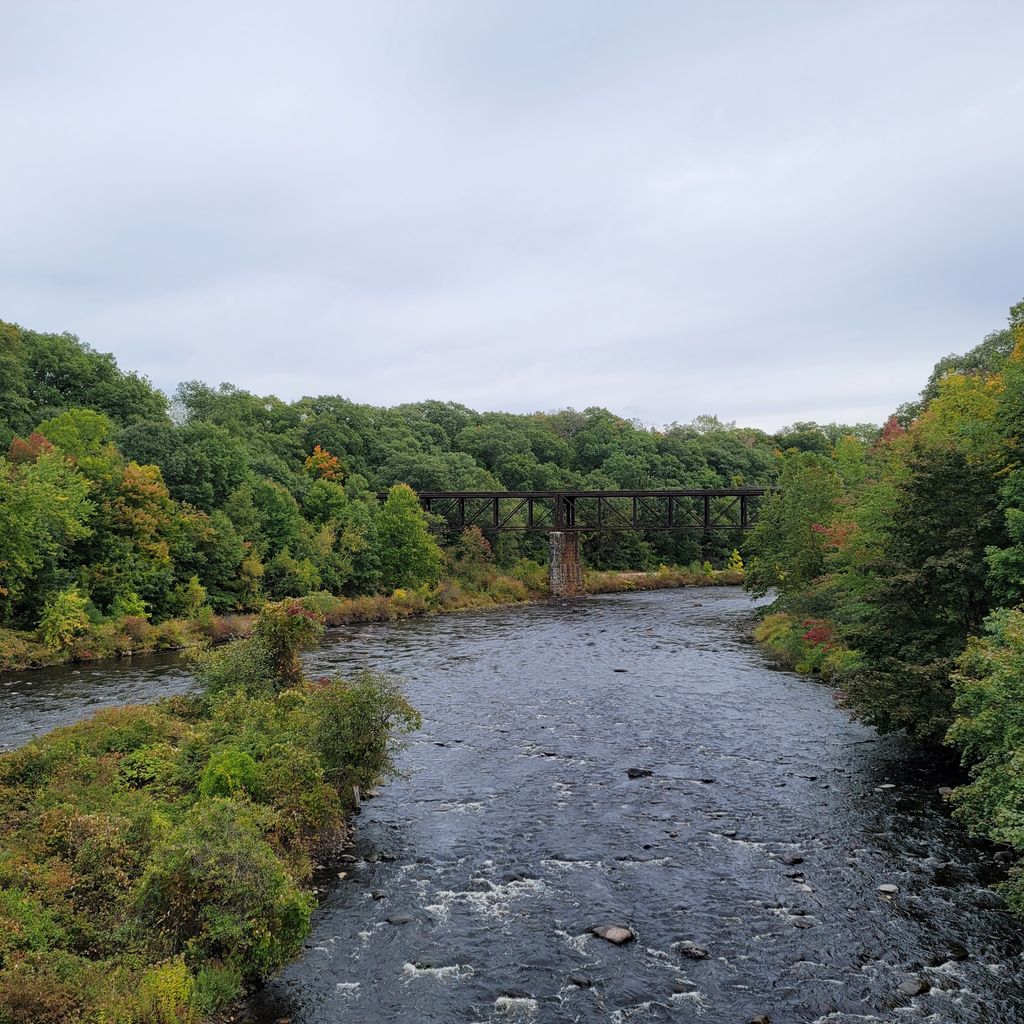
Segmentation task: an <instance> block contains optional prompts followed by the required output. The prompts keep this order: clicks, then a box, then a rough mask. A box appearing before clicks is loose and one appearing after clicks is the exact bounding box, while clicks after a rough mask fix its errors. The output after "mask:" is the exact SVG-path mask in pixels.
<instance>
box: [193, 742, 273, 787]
mask: <svg viewBox="0 0 1024 1024" xmlns="http://www.w3.org/2000/svg"><path fill="white" fill-rule="evenodd" d="M261 791H262V772H261V771H260V766H259V765H258V764H257V763H256V762H255V761H254V760H253V759H252V757H250V756H249V754H247V753H246V752H245V751H244V750H239V749H238V748H237V747H228V748H227V749H226V750H220V751H218V752H217V753H216V754H214V755H213V756H212V757H211V758H210V760H209V761H207V763H206V767H205V768H204V769H203V775H202V778H201V779H200V781H199V793H200V795H202V796H239V795H240V794H246V795H248V796H251V797H253V798H254V799H257V798H258V797H259V795H260V792H261Z"/></svg>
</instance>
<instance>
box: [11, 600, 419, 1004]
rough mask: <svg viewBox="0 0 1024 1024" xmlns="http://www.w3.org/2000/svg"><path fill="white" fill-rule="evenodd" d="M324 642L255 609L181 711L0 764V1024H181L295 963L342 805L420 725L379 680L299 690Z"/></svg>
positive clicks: (65, 733)
mask: <svg viewBox="0 0 1024 1024" xmlns="http://www.w3.org/2000/svg"><path fill="white" fill-rule="evenodd" d="M322 628H323V627H322V617H321V616H320V615H318V614H317V613H315V612H313V611H311V610H310V609H309V608H308V607H306V606H304V605H302V604H300V603H298V602H285V603H282V604H270V605H268V606H267V607H266V608H265V609H264V610H263V611H262V612H261V614H260V616H259V617H258V618H257V620H256V625H255V628H254V630H253V635H252V637H251V638H250V639H248V640H241V641H237V642H236V643H234V644H231V645H229V646H227V647H224V648H220V649H218V650H216V651H210V652H207V653H205V654H203V655H201V656H200V657H199V658H198V659H197V674H198V677H199V679H200V681H201V682H202V683H203V684H204V687H203V691H202V693H201V694H199V695H198V696H194V697H175V698H173V699H171V700H166V701H162V702H160V703H158V704H155V705H148V706H138V707H125V708H117V709H112V710H107V711H101V712H99V713H97V714H96V715H94V716H93V717H92V718H91V719H89V720H87V721H85V722H81V723H79V724H77V725H74V726H71V727H68V728H64V729H58V730H56V731H55V732H52V733H50V734H49V735H47V736H44V737H42V738H40V739H37V740H35V741H33V742H31V743H29V744H28V745H27V746H25V747H22V748H20V749H19V750H17V751H15V752H13V753H10V754H5V755H3V756H0V836H2V841H0V849H2V852H0V1021H3V1022H4V1024H48V1022H54V1024H56V1022H62V1024H64V1022H78V1021H89V1022H108V1021H109V1022H124V1024H130V1022H140V1024H169V1022H177V1024H188V1022H190V1021H198V1020H201V1019H203V1018H204V1017H206V1016H208V1015H210V1014H212V1013H215V1012H217V1011H219V1010H223V1009H224V1008H225V1007H227V1006H228V1005H229V1004H230V1003H231V1002H232V1001H233V1000H234V999H236V998H237V997H238V995H239V993H240V992H241V990H242V987H243V986H244V985H245V984H247V983H248V982H251V981H254V980H256V979H259V978H261V977H264V976H266V975H267V974H269V973H270V972H272V971H274V970H275V969H276V968H278V967H279V966H280V965H282V964H283V963H285V962H286V961H287V960H288V959H290V958H291V957H293V956H294V955H295V954H296V953H297V952H298V950H299V949H300V948H301V944H302V940H303V938H304V937H305V936H306V934H307V932H308V929H309V921H310V913H311V911H312V907H313V898H312V896H311V894H310V891H309V882H310V878H311V875H312V872H313V867H314V863H315V857H316V856H317V854H318V852H320V851H323V850H325V849H327V848H333V847H335V846H337V844H338V843H339V842H340V841H342V840H343V839H344V837H345V835H346V831H347V826H346V814H347V812H348V811H349V810H350V808H351V805H352V793H353V789H352V787H353V786H368V785H371V784H372V783H374V782H376V781H378V780H380V779H382V778H387V777H388V776H389V775H392V774H393V773H394V771H395V766H394V760H393V756H394V752H395V749H396V744H397V743H398V742H399V741H400V738H401V736H402V734H403V733H406V732H408V731H409V730H411V729H414V728H416V727H418V725H419V716H418V715H417V713H416V712H415V711H414V710H413V709H412V708H411V707H410V706H409V704H408V703H407V702H406V700H405V698H404V697H403V696H402V693H401V691H400V690H399V689H398V687H397V686H396V684H395V683H394V682H393V681H392V680H390V679H388V678H386V677H381V676H375V675H370V674H364V675H362V676H360V677H359V678H357V679H354V680H350V681H343V680H340V679H321V680H318V681H315V682H313V681H309V680H306V679H304V678H303V677H302V674H301V672H300V670H299V662H298V651H299V648H300V647H301V646H303V645H305V644H308V643H311V642H314V641H315V640H316V639H317V637H318V636H319V634H320V631H321V630H322Z"/></svg>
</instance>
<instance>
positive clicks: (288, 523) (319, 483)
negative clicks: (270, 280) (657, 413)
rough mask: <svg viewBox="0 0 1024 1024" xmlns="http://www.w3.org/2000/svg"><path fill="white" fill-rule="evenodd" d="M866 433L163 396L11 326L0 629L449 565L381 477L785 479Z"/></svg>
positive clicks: (516, 545)
mask: <svg viewBox="0 0 1024 1024" xmlns="http://www.w3.org/2000/svg"><path fill="white" fill-rule="evenodd" d="M873 433H874V428H872V427H870V426H869V425H862V426H859V427H855V428H847V427H841V426H837V425H834V424H832V425H826V426H819V425H817V424H808V423H801V424H797V425H795V426H794V427H792V428H789V429H787V430H785V431H781V432H779V433H777V434H775V435H770V434H767V433H765V432H763V431H759V430H755V429H751V428H744V427H737V426H736V425H735V424H732V423H723V422H721V421H719V420H718V419H716V418H715V417H713V416H702V417H698V418H697V419H696V420H695V421H694V422H692V423H689V424H686V425H680V424H677V423H674V424H672V425H670V426H668V427H666V428H664V429H662V430H653V429H648V428H645V427H644V426H642V425H640V424H638V423H635V422H631V421H629V420H627V419H623V418H622V417H619V416H616V415H615V414H613V413H612V412H609V411H608V410H606V409H600V408H592V409H587V410H584V411H582V412H579V411H576V410H573V409H563V410H561V411H558V412H554V413H536V414H534V415H514V414H508V413H494V412H492V413H478V412H475V411H473V410H471V409H468V408H466V407H465V406H462V405H458V404H455V403H450V402H439V401H425V402H419V403H414V404H407V405H399V406H396V407H393V408H379V407H375V406H371V405H365V404H359V403H357V402H353V401H350V400H349V399H346V398H342V397H339V396H334V395H326V396H319V397H306V398H302V399H300V400H298V401H293V402H285V401H282V400H280V399H278V398H276V397H274V396H272V395H270V396H261V395H255V394H251V393H249V392H247V391H244V390H241V389H239V388H236V387H234V386H232V385H229V384H222V385H220V386H219V387H211V386H208V385H206V384H202V383H200V382H198V381H190V382H187V383H184V384H182V385H181V386H180V387H179V388H178V389H177V391H176V392H175V394H174V395H173V397H172V398H170V399H168V398H167V396H165V395H164V394H163V393H161V392H160V391H159V390H157V389H156V388H154V387H153V386H152V385H151V384H150V383H149V381H147V380H146V379H145V378H144V377H142V376H140V375H139V374H137V373H133V372H131V371H125V370H122V369H120V368H119V367H118V365H117V363H116V361H115V360H114V358H113V357H112V356H110V355H107V354H103V353H100V352H97V351H95V350H94V349H93V348H91V347H90V346H89V345H87V344H84V343H82V342H81V341H80V340H79V339H78V338H76V337H75V336H74V335H71V334H42V333H38V332H34V331H31V330H27V329H24V328H22V327H19V326H18V325H16V324H11V323H4V322H0V451H4V452H6V455H4V456H0V627H3V628H6V629H8V630H11V629H17V630H39V631H41V633H42V635H43V636H44V637H45V638H48V639H49V640H51V641H52V642H53V644H55V645H59V644H60V643H61V642H62V637H64V635H65V634H67V633H68V631H71V632H73V631H74V630H75V629H77V628H81V627H82V625H83V623H85V622H92V623H96V622H102V621H104V620H109V619H121V618H125V617H129V618H133V619H138V618H140V617H145V618H147V619H148V620H150V621H153V622H159V621H162V620H165V619H169V618H171V617H186V618H187V617H192V616H195V615H196V614H198V613H199V612H200V611H202V610H204V609H208V610H212V611H213V612H216V613H228V612H237V611H247V610H256V609H258V608H259V607H260V606H261V605H262V603H263V602H264V601H266V600H281V599H285V598H290V597H300V596H304V595H308V594H310V593H318V592H327V593H329V594H333V595H344V596H349V597H351V596H356V595H366V594H379V593H391V592H392V591H394V590H395V589H396V588H416V587H420V586H425V585H426V586H433V585H436V584H437V582H438V580H439V579H440V577H441V576H442V575H444V573H445V571H446V568H448V567H449V563H448V561H447V560H446V557H447V556H446V555H445V553H444V552H442V551H441V550H439V548H438V546H437V544H436V543H435V542H434V540H433V539H432V537H431V536H430V535H429V534H428V533H427V531H426V529H425V526H424V520H423V517H422V515H421V513H420V511H419V507H418V505H417V503H416V500H415V497H414V495H413V494H412V493H411V492H410V491H408V490H407V489H404V488H402V487H398V488H396V489H394V490H392V491H391V495H390V497H389V498H388V500H387V501H386V502H384V503H383V504H382V503H380V502H378V501H377V499H376V493H377V492H378V491H386V490H388V489H390V488H393V487H394V485H397V484H406V485H409V487H411V488H414V489H416V490H425V489H429V490H455V489H466V490H489V489H517V490H518V489H522V490H547V489H555V488H562V487H572V488H588V489H612V488H649V487H727V486H738V485H744V484H745V485H751V486H758V485H770V484H772V483H773V482H774V481H775V479H776V476H777V473H778V467H779V460H778V457H777V452H778V451H780V450H784V449H790V448H795V449H798V450H800V451H806V452H819V453H826V452H831V451H832V449H833V447H834V446H835V445H836V444H839V443H842V439H843V438H845V437H846V436H848V435H851V436H854V437H856V438H858V439H860V441H861V442H862V443H863V442H866V441H867V440H868V439H870V438H871V437H872V436H873ZM492 541H493V543H494V547H495V551H494V555H495V556H496V557H497V559H498V561H499V562H500V563H501V564H503V565H506V566H508V565H512V564H514V563H516V562H517V561H519V560H522V559H533V560H535V561H536V562H543V561H544V559H545V557H546V552H545V549H544V548H545V540H544V538H543V537H536V536H519V537H516V536H508V535H504V534H503V535H501V536H500V537H498V538H492ZM735 543H736V538H734V537H731V536H730V537H716V538H710V539H702V538H700V537H698V536H694V535H692V534H658V533H651V534H649V535H644V534H640V533H632V532H625V533H619V534H615V535H594V536H592V537H589V538H587V539H586V540H585V541H584V557H585V559H586V560H587V562H588V564H590V565H591V566H593V567H594V568H597V569H613V568H629V569H644V568H656V567H657V566H659V565H661V564H666V565H687V564H690V563H693V562H695V561H696V562H698V563H701V562H704V561H706V560H710V561H711V562H713V563H715V564H718V565H722V564H724V563H725V562H726V561H727V560H728V557H729V553H730V551H731V549H732V548H733V546H734V545H735Z"/></svg>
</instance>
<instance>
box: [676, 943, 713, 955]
mask: <svg viewBox="0 0 1024 1024" xmlns="http://www.w3.org/2000/svg"><path fill="white" fill-rule="evenodd" d="M674 948H675V949H676V951H677V952H678V953H680V954H681V955H682V956H685V957H687V958H688V959H690V960H708V959H710V957H711V953H710V952H708V950H706V949H705V948H704V947H703V946H698V945H697V943H696V942H690V941H689V940H688V939H687V940H684V941H683V942H677V943H676V944H675V947H674Z"/></svg>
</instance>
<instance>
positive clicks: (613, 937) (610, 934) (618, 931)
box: [590, 924, 636, 946]
mask: <svg viewBox="0 0 1024 1024" xmlns="http://www.w3.org/2000/svg"><path fill="white" fill-rule="evenodd" d="M590 931H591V932H592V933H593V934H594V935H596V936H597V937H598V938H599V939H604V940H605V942H610V943H611V944H612V945H613V946H623V945H625V944H626V943H627V942H632V941H633V940H634V939H635V938H636V936H635V935H634V934H633V931H632V929H630V928H627V927H625V925H618V924H609V925H598V926H597V927H595V928H591V929H590Z"/></svg>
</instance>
